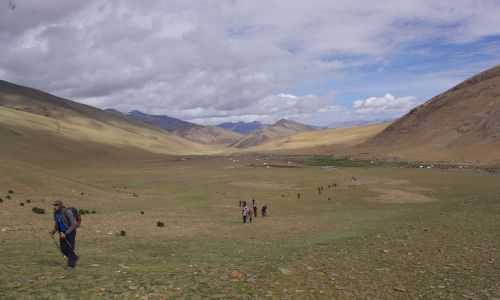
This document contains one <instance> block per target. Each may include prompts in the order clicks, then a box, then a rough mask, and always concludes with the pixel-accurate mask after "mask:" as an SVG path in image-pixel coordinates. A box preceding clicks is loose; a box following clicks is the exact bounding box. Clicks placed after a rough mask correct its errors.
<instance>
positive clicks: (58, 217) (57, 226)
mask: <svg viewBox="0 0 500 300" xmlns="http://www.w3.org/2000/svg"><path fill="white" fill-rule="evenodd" d="M53 206H54V229H53V230H52V231H51V232H50V235H51V236H52V237H53V236H54V234H55V233H56V232H59V247H60V249H61V252H62V254H64V256H66V257H67V259H68V267H70V268H74V267H75V266H76V262H77V261H78V256H77V255H76V253H75V245H76V228H77V227H78V223H77V222H76V219H75V216H74V215H73V212H72V211H71V210H70V209H66V207H65V206H64V204H63V202H62V201H61V200H56V201H54V203H53Z"/></svg>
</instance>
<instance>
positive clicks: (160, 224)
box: [156, 221, 165, 227]
mask: <svg viewBox="0 0 500 300" xmlns="http://www.w3.org/2000/svg"><path fill="white" fill-rule="evenodd" d="M156 226H158V227H165V223H163V222H160V221H158V222H156Z"/></svg>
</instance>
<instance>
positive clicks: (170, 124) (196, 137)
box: [126, 110, 242, 145]
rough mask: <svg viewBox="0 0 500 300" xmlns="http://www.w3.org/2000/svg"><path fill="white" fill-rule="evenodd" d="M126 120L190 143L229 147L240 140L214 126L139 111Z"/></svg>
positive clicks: (228, 131) (130, 114)
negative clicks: (167, 132)
mask: <svg viewBox="0 0 500 300" xmlns="http://www.w3.org/2000/svg"><path fill="white" fill-rule="evenodd" d="M126 116H127V117H128V118H130V119H133V120H136V121H140V122H144V123H146V124H150V125H152V126H156V127H159V128H162V129H165V130H167V131H169V132H171V133H173V134H175V135H177V136H180V137H182V138H185V139H188V140H190V141H193V142H196V143H201V144H207V145H216V144H220V145H229V144H232V143H235V142H236V141H238V140H240V139H241V138H242V136H241V135H240V134H238V133H235V132H232V131H230V130H226V129H223V128H219V127H214V126H202V125H198V124H195V123H191V122H187V121H183V120H180V119H176V118H172V117H169V116H165V115H149V114H145V113H143V112H140V111H137V110H135V111H132V112H130V113H128V114H127V115H126Z"/></svg>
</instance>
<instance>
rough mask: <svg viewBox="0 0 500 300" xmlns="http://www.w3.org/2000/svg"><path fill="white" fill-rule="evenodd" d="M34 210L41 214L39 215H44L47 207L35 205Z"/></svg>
mask: <svg viewBox="0 0 500 300" xmlns="http://www.w3.org/2000/svg"><path fill="white" fill-rule="evenodd" d="M31 211H32V212H34V213H35V214H39V215H43V214H44V213H45V209H43V208H40V207H36V206H35V207H33V208H32V209H31Z"/></svg>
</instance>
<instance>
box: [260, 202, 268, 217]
mask: <svg viewBox="0 0 500 300" xmlns="http://www.w3.org/2000/svg"><path fill="white" fill-rule="evenodd" d="M261 216H263V217H265V216H267V205H264V206H262V209H261Z"/></svg>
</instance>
